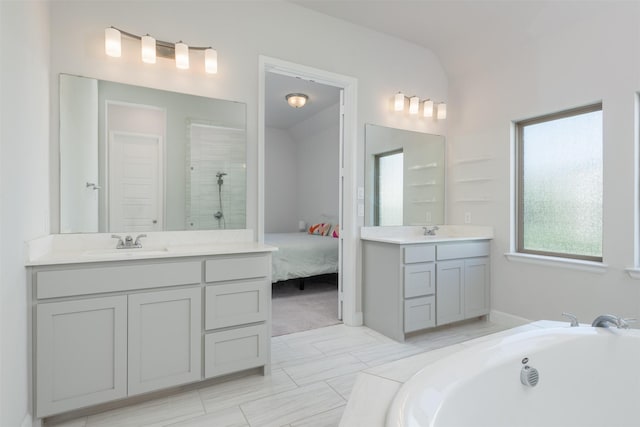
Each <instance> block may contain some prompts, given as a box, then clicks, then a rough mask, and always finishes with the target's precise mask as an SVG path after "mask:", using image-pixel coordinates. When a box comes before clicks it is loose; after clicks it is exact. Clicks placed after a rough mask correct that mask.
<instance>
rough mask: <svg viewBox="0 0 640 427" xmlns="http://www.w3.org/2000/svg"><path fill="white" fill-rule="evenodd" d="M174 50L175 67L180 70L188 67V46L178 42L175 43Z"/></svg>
mask: <svg viewBox="0 0 640 427" xmlns="http://www.w3.org/2000/svg"><path fill="white" fill-rule="evenodd" d="M175 50H176V67H178V68H180V69H181V70H186V69H188V68H189V46H187V45H186V44H184V43H182V42H178V43H176V45H175Z"/></svg>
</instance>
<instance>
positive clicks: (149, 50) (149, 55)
mask: <svg viewBox="0 0 640 427" xmlns="http://www.w3.org/2000/svg"><path fill="white" fill-rule="evenodd" d="M140 41H141V44H142V62H146V63H147V64H155V63H156V39H154V38H153V37H151V36H150V35H149V34H147V35H146V36H142V38H141V39H140Z"/></svg>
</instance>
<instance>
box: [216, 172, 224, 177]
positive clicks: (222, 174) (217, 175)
mask: <svg viewBox="0 0 640 427" xmlns="http://www.w3.org/2000/svg"><path fill="white" fill-rule="evenodd" d="M225 175H226V173H225V172H218V173H217V174H216V178H222V177H223V176H225Z"/></svg>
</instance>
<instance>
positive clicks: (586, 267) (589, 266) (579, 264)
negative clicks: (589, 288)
mask: <svg viewBox="0 0 640 427" xmlns="http://www.w3.org/2000/svg"><path fill="white" fill-rule="evenodd" d="M504 256H505V257H506V258H507V259H508V260H509V261H516V262H526V263H529V264H538V265H546V266H552V267H561V268H569V269H572V270H581V271H588V272H590V273H605V272H606V271H607V268H608V267H609V266H608V265H607V264H603V263H601V262H594V261H583V260H579V259H570V258H559V257H551V256H542V255H532V254H521V253H517V252H507V253H505V254H504ZM636 272H637V274H638V276H637V277H638V279H640V269H639V270H636ZM629 274H631V273H629ZM632 277H633V276H632Z"/></svg>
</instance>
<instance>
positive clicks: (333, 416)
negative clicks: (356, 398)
mask: <svg viewBox="0 0 640 427" xmlns="http://www.w3.org/2000/svg"><path fill="white" fill-rule="evenodd" d="M344 408H345V406H339V407H337V408H335V409H331V410H329V411H326V412H323V413H321V414H318V415H314V416H313V417H309V418H305V419H302V420H298V421H294V422H292V423H291V424H290V426H291V427H335V426H337V425H338V424H340V418H342V414H343V413H344Z"/></svg>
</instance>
